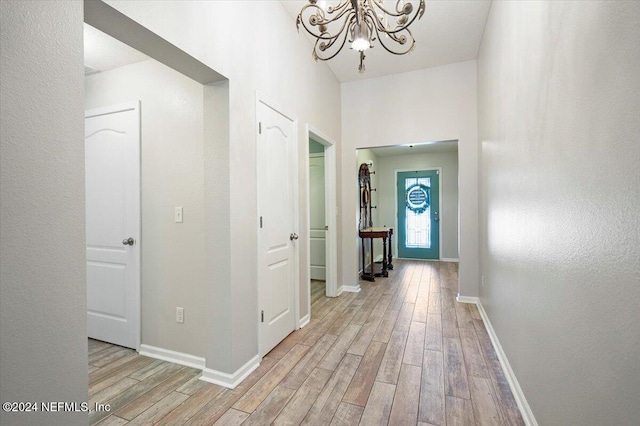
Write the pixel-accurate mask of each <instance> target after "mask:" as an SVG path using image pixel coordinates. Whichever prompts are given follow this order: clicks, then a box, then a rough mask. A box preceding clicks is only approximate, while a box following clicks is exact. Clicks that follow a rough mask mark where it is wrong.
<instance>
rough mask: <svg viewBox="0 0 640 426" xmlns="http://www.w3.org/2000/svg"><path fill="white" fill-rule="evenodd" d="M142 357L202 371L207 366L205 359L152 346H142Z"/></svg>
mask: <svg viewBox="0 0 640 426" xmlns="http://www.w3.org/2000/svg"><path fill="white" fill-rule="evenodd" d="M140 355H144V356H148V357H149V358H155V359H161V360H163V361H169V362H173V363H174V364H180V365H184V366H187V367H191V368H197V369H198V370H202V369H203V368H204V366H205V363H204V361H205V360H204V358H203V357H199V356H195V355H189V354H185V353H182V352H176V351H172V350H169V349H163V348H158V347H155V346H151V345H140Z"/></svg>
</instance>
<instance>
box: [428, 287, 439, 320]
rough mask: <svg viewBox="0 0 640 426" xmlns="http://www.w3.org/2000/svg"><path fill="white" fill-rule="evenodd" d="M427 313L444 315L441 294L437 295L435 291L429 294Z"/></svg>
mask: <svg viewBox="0 0 640 426" xmlns="http://www.w3.org/2000/svg"><path fill="white" fill-rule="evenodd" d="M432 287H433V286H432ZM427 313H429V314H436V315H440V314H441V313H442V308H441V304H440V292H437V293H436V292H434V291H431V292H430V293H429V306H428V307H427Z"/></svg>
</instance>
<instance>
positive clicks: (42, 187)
mask: <svg viewBox="0 0 640 426" xmlns="http://www.w3.org/2000/svg"><path fill="white" fill-rule="evenodd" d="M0 44H1V45H2V49H1V52H2V53H1V57H0V70H1V71H0V74H1V75H2V78H1V79H0V117H1V122H0V140H1V155H0V157H1V159H0V168H1V184H0V185H1V186H0V187H1V190H0V194H1V196H0V197H1V198H0V200H1V201H0V206H1V207H0V218H1V221H0V227H1V229H0V234H1V235H2V239H1V243H0V263H1V267H0V281H1V285H0V318H1V319H0V341H1V346H0V400H1V401H2V402H6V401H23V402H26V401H66V402H77V403H80V402H83V401H86V400H87V337H86V336H87V334H86V333H87V330H86V328H87V327H86V319H85V318H86V294H87V293H86V289H85V262H84V260H85V246H84V235H85V229H84V223H85V220H84V141H83V129H84V122H83V108H82V90H83V89H82V73H83V70H82V3H80V2H23V1H2V2H0ZM61 58H64V60H61ZM45 416H46V420H45V418H44V417H45ZM0 423H1V424H3V425H41V424H47V425H65V426H66V425H74V424H78V425H79V424H86V423H87V415H86V414H84V413H77V414H76V413H54V414H49V415H46V414H43V413H42V412H38V413H23V414H16V413H5V412H4V411H2V412H0Z"/></svg>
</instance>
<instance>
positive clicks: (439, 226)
mask: <svg viewBox="0 0 640 426" xmlns="http://www.w3.org/2000/svg"><path fill="white" fill-rule="evenodd" d="M416 170H419V171H423V170H424V171H427V170H437V171H438V176H439V177H438V185H440V188H438V203H439V208H440V212H441V211H442V186H443V185H442V167H419V168H418V169H415V168H413V169H395V170H394V171H393V176H394V178H395V179H394V185H393V201H394V203H393V205H394V209H395V216H394V217H395V218H396V222H395V228H394V229H395V232H394V234H395V235H396V238H395V244H394V247H393V249H394V250H395V251H394V253H395V254H396V255H397V254H398V238H399V237H398V236H399V235H400V232H399V231H398V173H401V172H415V171H416ZM438 216H439V217H440V219H439V220H438V230H439V231H438V233H439V238H438V259H428V260H442V215H441V214H440V213H438ZM394 257H395V256H394ZM398 259H402V258H401V257H398ZM411 260H416V259H411Z"/></svg>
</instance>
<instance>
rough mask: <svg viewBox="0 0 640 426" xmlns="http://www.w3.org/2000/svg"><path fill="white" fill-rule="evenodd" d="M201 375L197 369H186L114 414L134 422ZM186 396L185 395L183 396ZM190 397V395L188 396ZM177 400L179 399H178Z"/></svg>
mask: <svg viewBox="0 0 640 426" xmlns="http://www.w3.org/2000/svg"><path fill="white" fill-rule="evenodd" d="M198 375H200V371H198V370H196V369H195V368H188V367H184V368H183V369H181V370H180V371H178V372H177V373H176V374H174V375H173V376H171V377H169V378H168V379H167V380H165V381H163V382H162V383H160V384H159V385H158V386H156V387H154V388H153V389H152V390H150V391H149V392H147V393H145V394H144V395H142V396H141V397H139V398H137V399H135V400H134V401H132V402H131V403H130V404H127V405H126V406H124V407H122V408H121V409H119V410H118V411H116V412H114V414H115V415H116V416H118V417H122V418H123V419H128V420H133V419H134V418H136V417H137V416H139V415H140V414H142V413H143V412H144V411H146V410H148V409H149V408H151V407H152V406H154V405H155V404H156V403H158V402H159V401H161V400H163V399H164V398H165V397H167V396H168V395H169V394H171V393H173V392H174V391H175V389H177V388H179V387H180V386H182V385H183V384H185V383H186V382H188V381H189V380H191V379H192V378H193V377H195V376H198ZM182 395H184V394H182ZM186 396H187V397H189V395H186ZM176 399H177V398H176Z"/></svg>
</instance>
